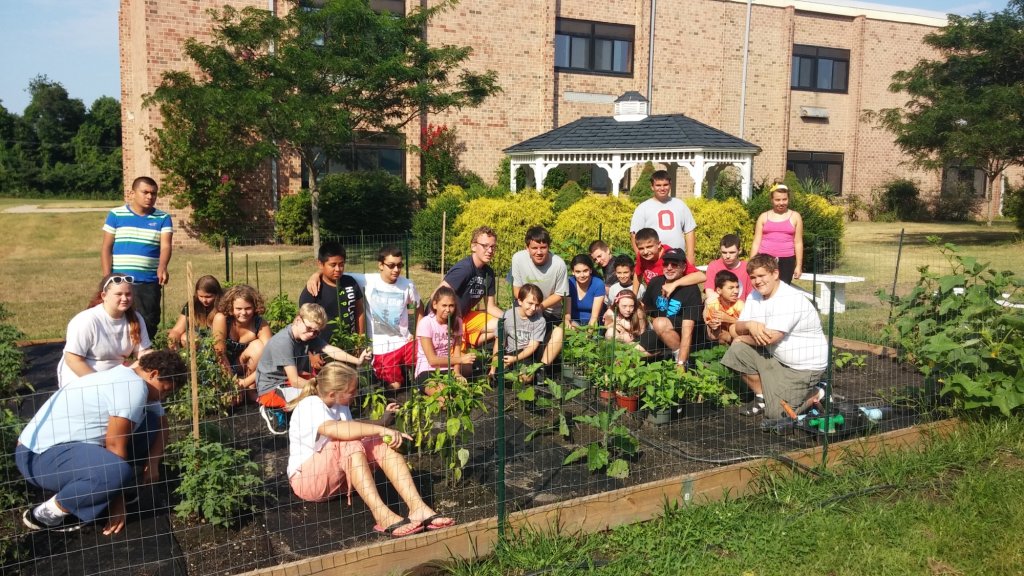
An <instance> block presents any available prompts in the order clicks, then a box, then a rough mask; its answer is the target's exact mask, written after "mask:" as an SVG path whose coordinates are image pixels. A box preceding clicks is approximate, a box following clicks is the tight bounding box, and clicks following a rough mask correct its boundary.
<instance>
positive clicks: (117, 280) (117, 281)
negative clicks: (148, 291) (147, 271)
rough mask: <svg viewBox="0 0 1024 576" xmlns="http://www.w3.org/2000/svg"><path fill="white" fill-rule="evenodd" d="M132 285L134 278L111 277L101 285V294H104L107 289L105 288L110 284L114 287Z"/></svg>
mask: <svg viewBox="0 0 1024 576" xmlns="http://www.w3.org/2000/svg"><path fill="white" fill-rule="evenodd" d="M134 283H135V277H134V276H111V277H110V278H107V281H106V282H104V283H103V290H101V292H105V291H106V289H107V286H110V285H111V284H113V285H114V286H117V285H119V284H134Z"/></svg>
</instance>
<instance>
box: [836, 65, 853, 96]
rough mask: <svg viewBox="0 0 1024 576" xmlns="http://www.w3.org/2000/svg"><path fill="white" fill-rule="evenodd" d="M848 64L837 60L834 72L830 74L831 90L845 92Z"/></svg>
mask: <svg viewBox="0 0 1024 576" xmlns="http://www.w3.org/2000/svg"><path fill="white" fill-rule="evenodd" d="M849 68H850V63H849V62H843V61H842V60H837V61H836V63H835V70H834V71H833V72H832V89H833V90H838V91H840V92H846V79H847V76H848V74H849Z"/></svg>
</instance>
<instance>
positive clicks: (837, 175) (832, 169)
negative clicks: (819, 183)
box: [825, 164, 843, 194]
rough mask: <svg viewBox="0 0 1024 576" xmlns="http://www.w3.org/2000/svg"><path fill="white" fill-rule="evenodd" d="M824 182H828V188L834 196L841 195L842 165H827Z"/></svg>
mask: <svg viewBox="0 0 1024 576" xmlns="http://www.w3.org/2000/svg"><path fill="white" fill-rule="evenodd" d="M825 181H826V182H828V184H829V186H831V187H832V190H833V191H835V193H836V194H842V193H843V190H842V186H843V165H842V164H829V165H828V171H827V172H826V174H825Z"/></svg>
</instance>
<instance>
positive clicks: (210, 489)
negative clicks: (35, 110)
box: [167, 437, 266, 527]
mask: <svg viewBox="0 0 1024 576" xmlns="http://www.w3.org/2000/svg"><path fill="white" fill-rule="evenodd" d="M167 451H168V454H169V456H170V458H169V460H170V465H171V466H172V467H174V468H177V469H179V470H181V485H179V486H178V487H177V488H176V489H175V490H174V493H175V494H177V495H178V496H179V497H180V498H181V502H179V503H178V505H177V506H175V507H174V511H175V513H177V514H178V515H179V516H189V515H191V514H198V515H199V516H201V517H203V518H205V519H206V520H207V521H208V522H209V523H210V524H213V525H214V526H224V527H228V526H231V525H233V524H236V523H237V522H238V520H239V516H240V514H241V513H242V512H249V513H252V512H256V511H257V510H258V507H257V505H256V502H255V499H256V498H257V497H259V496H264V495H266V491H264V490H263V481H262V480H261V479H260V477H259V475H258V473H259V470H260V467H259V465H258V464H257V463H255V462H253V461H252V459H251V458H249V451H248V450H236V449H234V448H228V447H226V446H224V445H223V444H221V443H219V442H210V441H208V440H204V439H200V440H195V439H193V438H191V437H188V438H184V439H182V440H179V441H178V442H175V443H174V444H171V445H170V446H168V447H167Z"/></svg>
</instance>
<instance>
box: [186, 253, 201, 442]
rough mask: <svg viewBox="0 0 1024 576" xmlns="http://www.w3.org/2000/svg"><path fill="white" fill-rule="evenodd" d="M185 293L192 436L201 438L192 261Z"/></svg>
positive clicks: (188, 264) (187, 274)
mask: <svg viewBox="0 0 1024 576" xmlns="http://www.w3.org/2000/svg"><path fill="white" fill-rule="evenodd" d="M185 283H186V284H187V286H186V287H185V293H186V294H188V358H189V360H188V369H189V372H190V378H189V380H190V381H191V384H192V437H193V438H195V439H196V440H199V366H198V364H197V363H196V304H195V297H196V295H195V290H196V285H195V284H194V283H193V282H192V261H191V260H189V261H188V262H186V263H185Z"/></svg>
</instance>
